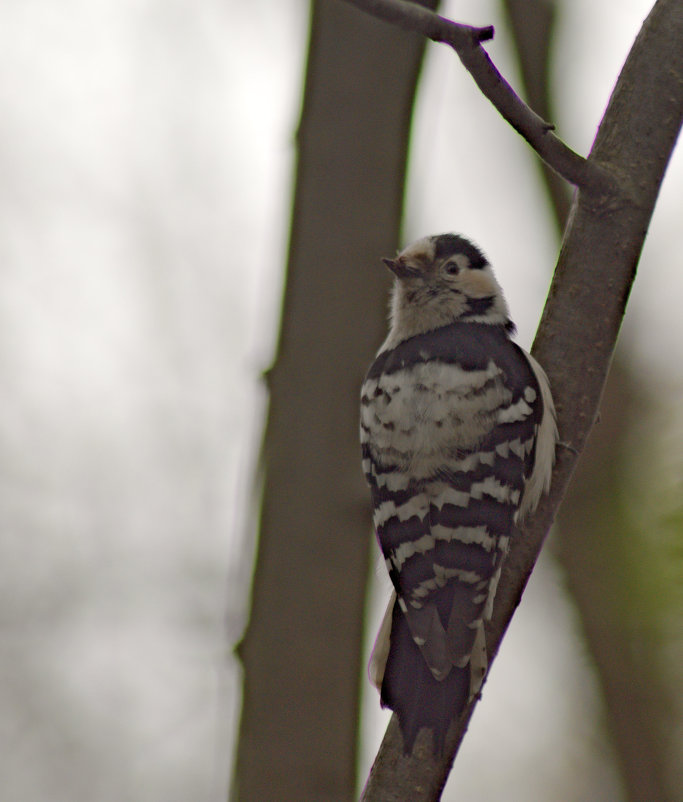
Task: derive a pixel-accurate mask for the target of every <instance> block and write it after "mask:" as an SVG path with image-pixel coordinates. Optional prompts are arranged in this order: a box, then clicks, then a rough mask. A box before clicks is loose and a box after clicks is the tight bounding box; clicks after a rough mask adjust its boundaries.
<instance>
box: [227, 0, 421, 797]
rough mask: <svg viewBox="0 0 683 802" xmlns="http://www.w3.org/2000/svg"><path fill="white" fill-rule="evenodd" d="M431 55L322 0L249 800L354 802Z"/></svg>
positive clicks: (307, 114)
mask: <svg viewBox="0 0 683 802" xmlns="http://www.w3.org/2000/svg"><path fill="white" fill-rule="evenodd" d="M434 5H435V3H432V7H433V6H434ZM423 49H424V42H423V41H422V39H421V37H419V36H416V35H410V34H406V33H403V32H401V31H398V30H396V29H394V28H392V27H391V26H388V25H384V24H382V23H380V22H377V21H374V20H372V19H370V18H368V17H366V16H364V15H362V14H359V13H358V12H357V11H356V10H355V9H353V8H351V7H350V6H347V5H346V4H344V3H340V2H338V0H318V1H317V2H314V3H313V16H312V23H311V37H310V49H309V59H308V67H307V74H306V86H305V95H304V104H303V112H302V118H301V125H300V128H299V132H298V146H299V154H298V155H299V158H298V165H297V174H296V188H295V195H294V208H293V218H292V230H291V242H290V252H289V264H288V275H287V284H286V290H285V298H284V307H283V318H282V329H281V335H280V343H279V351H278V356H277V361H276V364H275V366H274V368H273V369H272V371H271V372H270V374H269V382H268V383H269V388H270V412H269V418H268V424H267V431H266V435H265V443H264V447H263V469H264V486H263V506H262V512H261V527H260V537H259V544H258V553H257V559H256V568H255V574H254V582H253V591H252V605H251V616H250V620H249V624H248V628H247V631H246V634H245V635H244V639H243V641H242V643H241V644H240V647H239V649H238V652H239V655H240V657H241V658H242V661H243V663H244V693H243V708H242V719H241V726H240V733H239V745H238V752H237V761H236V769H235V777H234V782H233V795H234V798H235V799H238V800H240V801H241V802H246V801H247V800H249V801H251V800H253V802H265V800H273V799H277V800H278V802H287V801H288V800H292V802H302V800H316V802H323V801H324V800H330V801H332V800H335V802H336V801H337V800H339V801H341V800H350V799H352V798H353V797H354V794H355V782H356V743H357V722H358V708H359V684H358V678H359V676H360V673H361V667H360V660H361V649H362V621H363V608H364V601H365V592H366V582H367V576H368V562H369V555H368V547H369V545H370V542H371V540H370V523H369V501H368V500H367V494H366V491H365V488H364V485H363V479H362V475H361V471H360V451H359V447H358V446H357V442H358V436H357V425H358V424H357V414H358V413H357V407H358V392H359V387H360V382H361V380H362V376H363V373H364V370H365V367H366V365H367V363H368V360H369V358H370V356H371V355H372V353H373V351H374V350H375V349H376V348H377V346H378V345H379V342H380V338H381V336H382V332H383V330H384V327H385V317H386V312H385V310H386V292H387V288H388V286H389V281H388V278H387V277H386V275H385V273H384V271H383V269H382V267H381V265H380V264H379V258H380V257H381V256H382V255H386V254H391V253H393V252H394V251H395V249H396V247H397V245H398V233H399V223H400V217H401V208H402V198H403V185H404V175H405V163H406V151H407V142H408V132H409V125H410V118H411V112H412V104H413V96H414V91H415V84H416V79H417V74H418V69H419V65H420V61H421V57H422V54H423ZM267 233H268V232H264V236H267ZM274 258H276V254H274Z"/></svg>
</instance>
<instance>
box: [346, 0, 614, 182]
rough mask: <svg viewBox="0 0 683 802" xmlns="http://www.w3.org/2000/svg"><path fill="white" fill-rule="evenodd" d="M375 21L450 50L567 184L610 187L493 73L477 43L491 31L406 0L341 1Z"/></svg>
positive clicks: (601, 174)
mask: <svg viewBox="0 0 683 802" xmlns="http://www.w3.org/2000/svg"><path fill="white" fill-rule="evenodd" d="M346 2H348V3H351V4H352V5H354V6H356V7H357V8H359V9H361V10H362V11H365V12H366V13H368V14H372V15H373V16H374V17H377V18H378V19H382V20H384V21H385V22H390V23H392V24H394V25H398V26H399V27H401V28H404V29H405V30H410V31H415V32H417V33H421V34H422V35H423V36H426V37H427V38H428V39H431V40H432V41H434V42H442V43H444V44H447V45H450V46H451V47H452V48H453V49H454V50H455V52H456V53H457V54H458V57H459V58H460V61H462V63H463V65H464V67H465V69H467V71H468V72H469V73H470V75H471V76H472V78H474V81H475V83H476V84H477V86H478V87H479V89H480V90H481V92H482V93H483V94H484V95H485V96H486V97H487V98H488V99H489V100H490V101H491V103H492V104H493V105H494V106H495V108H496V109H497V110H498V111H499V113H500V114H501V116H502V117H503V118H504V119H505V120H507V122H508V123H510V125H511V126H512V127H513V128H514V129H515V131H517V133H519V134H520V135H521V136H522V137H523V138H524V139H526V141H527V142H528V143H529V144H530V145H531V147H532V148H533V149H534V150H535V151H536V153H538V155H539V156H540V157H541V158H542V159H543V161H544V162H545V163H546V164H547V165H548V166H549V167H551V168H552V169H553V170H555V172H556V173H558V174H559V175H561V176H562V177H563V178H564V179H565V180H566V181H568V182H569V183H570V184H574V186H577V187H579V188H581V189H583V190H585V191H588V192H590V193H591V194H595V195H598V194H603V193H604V192H606V191H607V190H608V188H609V185H610V184H611V181H610V179H609V177H608V175H607V174H606V173H605V172H604V171H603V170H601V169H600V168H599V167H598V166H597V165H595V164H594V163H592V162H591V163H589V162H587V161H586V159H585V158H584V157H583V156H580V155H579V154H578V153H575V152H574V151H573V150H572V149H571V148H570V147H568V146H567V145H566V144H565V143H564V142H563V141H562V140H561V139H560V138H559V137H558V136H556V135H555V134H554V133H553V128H554V126H553V125H552V124H551V123H548V122H546V121H545V120H543V119H542V118H541V117H539V116H538V114H536V113H535V112H534V111H533V110H532V109H531V108H529V106H527V105H526V103H524V101H523V100H522V99H521V98H520V97H519V96H518V95H517V94H516V93H515V91H514V90H513V89H512V87H511V86H510V84H509V83H508V82H507V81H506V80H505V79H504V78H503V76H502V75H501V74H500V73H499V72H498V70H497V69H496V67H495V65H494V64H493V62H492V61H491V59H490V58H489V56H488V54H487V53H486V51H485V50H484V49H483V48H482V46H481V43H482V42H484V41H487V40H489V39H492V38H493V33H494V31H493V26H488V27H486V28H474V27H472V26H470V25H462V24H460V23H457V22H452V21H451V20H449V19H446V18H445V17H441V16H439V15H438V14H435V13H434V12H433V11H430V10H429V9H426V8H423V7H422V6H420V5H417V4H416V3H411V2H406V0H346Z"/></svg>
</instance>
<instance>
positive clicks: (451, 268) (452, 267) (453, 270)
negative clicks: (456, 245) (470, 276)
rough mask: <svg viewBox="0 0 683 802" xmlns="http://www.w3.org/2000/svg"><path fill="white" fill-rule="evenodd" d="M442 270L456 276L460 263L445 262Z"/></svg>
mask: <svg viewBox="0 0 683 802" xmlns="http://www.w3.org/2000/svg"><path fill="white" fill-rule="evenodd" d="M444 270H445V271H446V273H448V275H449V276H457V275H458V273H459V272H460V265H459V264H458V263H457V262H446V264H445V265H444Z"/></svg>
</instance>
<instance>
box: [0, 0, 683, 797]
mask: <svg viewBox="0 0 683 802" xmlns="http://www.w3.org/2000/svg"><path fill="white" fill-rule="evenodd" d="M649 8H650V0H619V2H617V0H602V1H601V2H599V3H595V2H591V1H590V0H573V2H571V3H569V2H567V3H564V4H561V6H560V14H559V18H558V23H557V30H556V38H555V46H554V51H553V56H552V62H553V70H552V78H553V89H554V94H555V108H556V116H555V120H554V122H556V123H557V126H558V131H559V133H560V135H561V136H562V137H563V138H564V139H565V140H566V141H567V142H568V143H569V144H570V145H571V146H572V147H574V148H575V149H577V150H578V151H579V152H581V153H586V152H587V151H588V149H589V148H590V144H591V141H592V138H593V136H594V133H595V130H596V127H597V124H598V122H599V120H600V117H601V115H602V112H603V110H604V107H605V105H606V102H607V100H608V98H609V94H610V91H611V89H612V86H613V84H614V81H615V80H616V77H617V75H618V72H619V69H620V67H621V65H622V63H623V60H624V58H625V56H626V54H627V52H628V49H629V47H630V46H631V44H632V41H633V39H634V37H635V35H636V33H637V31H638V30H639V27H640V25H641V23H642V20H643V18H644V17H645V16H646V14H647V13H648V11H649ZM442 12H443V13H445V14H446V15H448V16H452V17H453V18H456V19H459V20H462V21H466V22H468V23H471V24H475V25H476V24H479V25H484V24H489V23H493V24H494V25H496V30H497V36H496V39H495V40H494V42H492V43H491V44H490V46H489V47H488V48H487V49H488V51H489V53H490V54H491V56H492V58H493V60H494V61H495V63H496V64H497V66H498V67H499V69H500V70H501V71H502V72H503V74H504V75H506V76H508V77H509V78H510V79H511V82H512V83H513V85H518V83H519V78H518V74H517V67H516V62H515V60H514V57H513V54H512V49H511V45H510V41H509V36H508V35H507V34H506V27H505V23H504V20H503V18H502V16H501V13H502V12H501V7H500V4H499V3H498V2H494V1H493V0H485V1H481V0H480V1H479V2H474V0H463V2H458V3H449V4H447V5H446V6H444V7H443V8H442ZM308 24H309V7H308V5H307V3H305V2H304V1H303V0H279V2H277V3H274V2H270V0H251V2H250V3H248V4H246V3H238V2H236V0H223V2H217V1H214V0H201V1H200V2H196V0H195V1H194V2H189V0H166V1H165V2H161V1H160V0H156V1H155V0H118V2H116V3H115V2H113V1H112V0H98V2H86V1H85V0H64V2H61V3H59V4H54V3H49V2H46V0H29V1H28V2H22V3H6V4H4V5H3V7H2V8H1V9H0V120H2V125H1V126H0V143H1V147H0V166H1V170H2V181H1V182H0V207H1V209H2V214H0V254H1V258H0V271H1V273H0V275H1V276H2V287H3V292H2V293H1V294H0V305H1V309H2V311H1V314H0V396H1V397H2V399H3V401H2V409H3V414H2V416H0V436H1V438H2V482H1V484H0V493H1V494H2V511H3V512H2V519H1V520H2V527H1V530H0V550H1V555H2V556H1V563H0V565H1V566H2V567H1V568H0V609H2V613H1V615H2V637H1V639H0V677H1V681H0V698H1V705H2V724H0V776H1V777H2V789H3V790H2V799H3V801H5V800H6V802H32V801H33V800H42V799H47V798H49V799H51V800H53V801H54V802H61V801H62V800H63V801H64V802H66V800H69V802H80V800H83V802H85V800H93V799H97V800H99V801H100V802H108V801H109V800H112V802H113V800H117V801H118V802H120V801H121V800H128V799H130V800H136V801H137V802H161V800H164V802H175V801H176V800H177V801H178V802H180V801H181V800H190V799H191V800H197V801H198V802H200V801H201V800H204V801H205V802H215V801H216V800H221V799H225V798H226V795H227V788H228V785H229V778H230V774H231V767H232V754H233V748H234V744H235V739H236V736H237V720H238V714H239V705H240V671H239V668H238V665H237V663H236V661H235V659H234V658H233V656H232V647H233V645H234V643H235V642H236V641H237V640H238V639H239V638H240V635H241V633H242V631H243V627H244V625H245V620H246V615H247V609H248V593H249V584H250V575H251V564H252V560H253V553H254V545H253V544H254V535H255V531H256V520H255V518H256V516H255V503H254V501H253V491H252V488H253V480H254V474H255V471H256V466H257V454H258V448H259V443H260V440H261V436H262V429H263V422H264V415H265V410H266V391H265V388H264V386H263V383H262V381H261V374H262V373H263V371H264V370H266V369H267V368H268V366H269V365H270V363H271V362H272V360H273V357H274V348H275V342H276V336H277V330H278V316H279V310H280V302H281V293H282V288H283V282H284V264H285V262H286V253H287V237H288V229H289V221H290V211H291V210H290V205H291V191H292V176H293V165H294V157H295V144H294V132H295V129H296V125H297V120H298V116H299V113H300V106H301V92H302V77H303V73H304V66H305V59H306V48H307V36H308ZM463 154H467V156H466V157H463ZM533 160H534V157H533V155H532V154H531V153H530V151H529V150H528V149H527V148H526V146H525V145H524V144H523V143H522V142H521V140H519V138H518V137H517V136H516V134H514V132H512V131H511V130H510V129H509V128H507V127H506V126H505V125H504V124H503V123H502V122H500V121H499V120H497V118H496V115H495V112H493V111H492V110H491V109H490V108H489V106H488V105H487V103H486V101H485V100H483V99H482V98H481V97H479V96H478V94H477V92H476V90H475V88H474V87H473V84H472V81H471V79H470V78H469V77H468V76H467V75H466V74H465V73H464V71H463V70H462V68H461V66H460V64H459V62H458V60H457V59H456V58H455V57H454V56H453V55H452V53H450V52H449V51H448V50H447V49H446V48H441V49H439V48H438V47H435V46H430V47H428V50H427V56H426V62H425V68H424V72H423V75H422V80H421V84H420V92H419V95H418V101H417V106H416V113H415V119H414V124H413V144H412V151H411V161H410V166H409V178H408V195H407V204H406V219H405V225H404V229H405V239H406V240H410V239H411V238H414V237H417V236H421V235H423V234H426V233H436V232H440V231H448V230H458V231H461V232H463V233H465V234H467V235H469V236H471V237H472V238H473V239H475V240H476V241H477V242H478V243H480V244H481V245H482V247H483V248H484V249H485V251H486V252H487V254H488V256H489V258H490V259H491V261H492V263H493V264H494V266H495V267H496V271H497V274H498V276H499V278H500V281H501V284H502V285H503V287H504V288H505V289H506V293H507V296H508V300H509V302H510V306H511V309H512V314H513V317H514V319H515V321H516V322H517V324H518V328H519V336H518V341H519V342H520V343H521V344H522V345H523V346H526V347H528V346H529V345H530V343H531V340H532V338H533V333H534V331H535V328H536V325H537V322H538V319H539V316H540V312H541V309H542V306H543V301H544V297H545V293H546V291H547V285H548V281H549V275H550V270H551V268H552V266H553V265H554V262H555V259H556V254H557V240H556V235H555V232H554V229H553V223H552V220H551V213H550V211H549V210H548V204H547V201H546V198H545V196H544V194H543V191H542V189H541V185H540V182H539V178H538V175H537V172H536V171H535V169H534V164H533ZM482 164H483V165H485V169H484V170H482V167H481V165H482ZM682 179H683V159H682V158H681V154H680V152H678V153H676V154H674V157H673V160H672V163H671V165H670V167H669V171H668V175H667V177H666V180H665V183H664V186H663V189H662V193H661V196H660V200H659V203H658V207H657V209H656V211H655V215H654V218H653V223H652V226H651V231H650V234H649V237H648V240H647V242H646V246H645V250H644V253H643V257H642V259H641V264H640V268H639V270H640V272H639V277H638V279H637V280H636V284H635V288H634V292H633V295H632V300H631V303H630V305H629V311H628V314H627V317H626V322H625V325H624V329H623V333H622V345H623V359H624V360H625V361H627V363H628V365H629V368H630V377H631V378H630V379H629V385H628V387H629V393H630V395H629V398H631V399H635V400H634V401H633V403H632V405H631V406H629V409H635V412H634V413H633V414H632V416H631V417H630V418H629V420H630V421H633V425H632V426H630V427H629V429H628V436H627V437H626V439H625V442H624V444H623V448H621V449H620V451H619V454H618V456H619V457H620V458H623V462H622V463H620V470H619V481H620V485H619V488H618V490H614V493H617V494H618V496H619V498H620V499H621V500H622V503H621V504H620V509H619V515H620V516H621V517H620V518H614V517H613V516H612V517H611V518H610V521H611V525H610V527H609V528H610V531H612V533H613V535H614V537H615V538H617V540H618V538H619V537H620V535H621V534H622V533H624V532H628V533H629V537H630V538H631V541H632V542H635V543H636V547H635V550H634V551H630V552H629V555H628V563H629V566H630V568H628V570H627V571H626V575H627V576H628V577H629V581H632V585H629V586H628V587H627V588H626V589H625V590H624V596H625V597H626V596H627V597H628V598H627V599H626V598H625V599H624V601H623V604H624V605H627V604H628V603H629V602H630V603H634V604H637V605H638V609H640V610H644V611H645V613H644V616H645V618H646V619H647V622H648V623H647V626H648V627H651V628H652V629H651V632H652V641H653V643H655V645H656V648H657V655H656V662H657V665H658V670H660V669H661V676H662V677H663V678H664V679H663V680H662V682H663V684H664V685H665V686H666V688H673V687H675V685H676V679H677V672H679V671H680V660H681V643H682V641H683V637H682V636H681V631H680V623H679V622H680V617H679V614H680V611H681V607H682V606H683V600H682V599H681V595H680V582H679V580H680V578H681V562H682V560H683V554H682V551H681V535H680V532H681V524H682V523H683V504H682V502H681V489H682V483H683V470H682V467H683V466H682V461H683V460H682V455H683V448H682V446H683V412H682V410H681V406H680V401H679V399H680V393H681V390H682V389H683V318H681V316H680V315H679V314H678V313H677V312H675V311H674V310H676V309H678V308H680V300H679V299H681V298H682V297H683V271H682V270H681V267H682V263H681V255H680V248H681V238H680V213H681V209H682V208H683V180H682ZM397 245H398V243H397ZM370 267H374V265H370V266H369V269H370ZM378 269H379V268H378ZM596 269H598V270H599V269H600V265H596ZM387 289H388V281H387ZM371 356H372V354H371V353H368V361H369V360H370V359H371ZM612 456H614V455H612ZM368 505H369V501H368ZM615 522H616V523H615ZM560 551H561V550H560ZM615 570H616V569H615ZM619 570H621V569H619ZM624 570H626V569H624ZM676 588H678V590H677V589H676ZM375 595H377V596H378V600H377V603H376V604H374V603H373V604H372V605H371V608H372V609H371V611H370V613H369V617H370V619H371V621H370V623H369V625H368V626H369V628H370V629H372V628H373V627H374V626H375V623H376V621H377V620H378V619H379V617H380V614H381V611H380V607H381V605H382V603H383V601H382V599H381V598H379V596H380V595H381V594H380V592H379V591H378V592H377V593H376V594H375ZM572 598H573V596H570V595H568V593H567V582H566V581H565V579H564V574H563V572H562V570H560V569H559V568H558V565H557V563H556V561H555V560H554V559H553V558H552V555H551V554H550V553H547V554H545V555H544V557H543V559H542V560H541V563H540V565H539V569H538V570H537V571H536V572H535V573H534V576H533V578H532V581H531V583H530V586H529V589H528V592H527V593H526V594H525V597H524V604H523V605H522V607H521V608H520V610H519V613H518V615H517V616H516V617H515V620H514V622H513V624H512V626H511V629H510V633H509V637H508V638H507V639H506V641H505V644H504V647H503V649H502V651H501V655H500V658H499V660H498V661H497V662H496V664H495V666H494V670H493V672H492V677H491V680H490V682H489V683H488V684H487V687H486V693H485V695H484V700H483V702H482V704H481V705H480V707H479V708H478V710H477V712H476V714H475V716H474V719H473V722H472V725H471V728H470V732H469V734H468V737H467V738H466V740H465V743H464V746H463V749H462V752H461V754H460V757H459V758H458V761H457V764H456V768H455V770H454V772H453V775H452V778H451V781H449V787H450V786H451V785H452V786H453V787H457V788H458V792H459V796H458V798H459V799H465V800H472V801H473V802H478V801H479V800H481V802H484V801H485V800H491V799H505V800H520V801H521V800H525V801H526V802H535V801H536V800H538V802H541V801H542V800H547V799H550V798H552V799H557V800H566V802H572V801H573V800H580V799H586V798H591V799H593V800H605V801H607V800H619V799H622V798H624V799H625V798H626V796H625V791H624V785H623V780H622V778H621V777H620V772H619V770H618V768H617V761H616V759H615V756H614V747H613V745H611V743H610V739H609V738H608V737H607V736H606V731H605V720H604V719H605V712H604V708H603V703H602V696H601V693H602V692H601V686H600V683H599V682H598V681H597V680H596V678H595V674H594V672H593V668H592V666H593V661H594V655H592V653H591V650H590V649H589V648H587V646H586V641H585V640H584V639H583V637H582V627H581V625H580V623H579V620H578V616H577V611H576V606H575V605H574V603H573V601H572ZM627 641H628V638H627ZM628 642H630V643H632V645H633V647H634V649H636V650H637V649H638V648H640V647H639V645H638V644H637V643H635V642H633V641H632V640H631V641H628ZM646 657H647V655H646ZM645 662H646V663H647V662H648V661H647V660H646V661H645ZM678 679H680V677H678ZM370 691H371V689H369V688H366V689H365V692H366V699H365V704H364V711H365V712H364V725H363V739H362V756H361V767H360V775H361V776H364V775H365V773H366V772H367V768H368V767H369V765H370V762H371V760H372V757H373V756H374V753H375V751H376V749H377V746H378V744H379V741H380V739H381V735H382V732H383V729H384V726H385V723H386V718H385V717H382V716H380V715H379V711H378V704H377V699H376V697H375V696H374V693H372V692H370ZM663 694H664V696H665V697H666V698H669V696H668V695H667V694H669V690H666V691H665V692H663ZM669 707H670V711H671V712H670V715H669V717H668V719H667V722H666V728H667V729H666V732H667V739H668V740H667V741H666V743H667V744H668V746H667V750H668V752H667V753H668V754H669V759H670V758H671V754H672V753H671V749H672V747H671V744H672V743H675V742H676V741H677V740H678V742H679V743H680V737H681V721H682V720H683V718H682V716H681V700H680V698H676V697H673V702H672V703H671V704H670V705H669ZM520 720H524V721H525V722H527V724H526V726H525V727H524V729H523V731H519V729H517V728H515V729H514V730H513V731H511V729H510V728H511V726H512V725H511V722H514V723H515V724H518V723H519V721H520ZM492 764H495V771H494V770H492V768H493V765H492ZM530 765H533V766H534V770H533V771H530V770H529V766H530ZM447 793H448V792H447ZM274 798H275V797H274ZM444 798H448V797H447V796H446V797H444Z"/></svg>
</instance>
